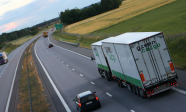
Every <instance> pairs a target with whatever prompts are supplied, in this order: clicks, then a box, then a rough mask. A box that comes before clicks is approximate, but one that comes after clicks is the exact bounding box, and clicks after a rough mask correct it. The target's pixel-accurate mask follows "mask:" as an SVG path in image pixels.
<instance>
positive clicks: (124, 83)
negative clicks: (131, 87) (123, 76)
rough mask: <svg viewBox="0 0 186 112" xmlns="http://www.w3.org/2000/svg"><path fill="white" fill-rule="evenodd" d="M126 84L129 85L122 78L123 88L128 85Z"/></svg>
mask: <svg viewBox="0 0 186 112" xmlns="http://www.w3.org/2000/svg"><path fill="white" fill-rule="evenodd" d="M126 86H127V84H126V82H125V81H123V80H121V88H124V87H126Z"/></svg>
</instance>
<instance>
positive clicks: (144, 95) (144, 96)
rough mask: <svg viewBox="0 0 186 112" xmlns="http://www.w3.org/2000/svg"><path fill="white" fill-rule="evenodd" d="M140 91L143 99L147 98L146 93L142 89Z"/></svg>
mask: <svg viewBox="0 0 186 112" xmlns="http://www.w3.org/2000/svg"><path fill="white" fill-rule="evenodd" d="M139 90H140V91H139V92H140V96H141V97H142V98H146V97H147V95H146V93H145V92H144V91H143V90H142V89H139Z"/></svg>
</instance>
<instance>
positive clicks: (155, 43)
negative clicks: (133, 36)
mask: <svg viewBox="0 0 186 112" xmlns="http://www.w3.org/2000/svg"><path fill="white" fill-rule="evenodd" d="M164 48H166V45H165V42H164V39H163V38H162V34H160V35H159V36H153V37H150V38H147V39H145V40H142V41H139V42H137V43H135V44H133V45H131V50H132V52H133V55H134V58H135V60H136V64H137V67H138V70H139V75H140V76H141V78H142V79H143V84H144V86H149V85H150V84H154V83H158V82H160V81H162V80H166V79H167V73H166V71H167V70H168V71H170V69H169V68H170V67H168V66H167V64H168V60H170V56H169V54H167V53H168V52H165V50H163V49H164ZM165 56H166V57H165ZM168 65H169V64H168Z"/></svg>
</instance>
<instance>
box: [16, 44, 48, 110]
mask: <svg viewBox="0 0 186 112" xmlns="http://www.w3.org/2000/svg"><path fill="white" fill-rule="evenodd" d="M32 46H33V44H32V45H31V46H30V47H29V49H28V55H27V54H25V57H24V60H23V62H22V65H23V66H22V69H21V75H20V79H19V89H18V101H19V102H18V105H17V111H19V112H29V111H30V99H29V88H28V84H29V83H28V76H29V80H30V93H31V102H32V109H33V111H34V112H50V109H49V107H50V104H49V103H48V101H47V97H46V93H45V90H44V88H43V85H42V82H41V79H40V77H39V75H38V72H37V69H36V67H35V65H34V61H33V57H32V55H31V47H32ZM27 62H28V63H27ZM27 66H28V68H29V69H28V75H27Z"/></svg>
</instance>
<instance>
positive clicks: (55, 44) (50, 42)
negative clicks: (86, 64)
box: [48, 37, 91, 59]
mask: <svg viewBox="0 0 186 112" xmlns="http://www.w3.org/2000/svg"><path fill="white" fill-rule="evenodd" d="M48 41H49V42H50V43H52V42H51V41H50V39H49V37H48ZM52 44H54V43H52ZM54 45H55V46H57V47H59V48H61V49H64V50H66V51H69V52H72V53H74V54H77V55H80V56H82V57H85V58H87V59H91V58H89V57H87V56H85V55H82V54H79V53H77V52H74V51H71V50H68V49H65V48H62V47H60V46H58V45H56V44H54Z"/></svg>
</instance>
